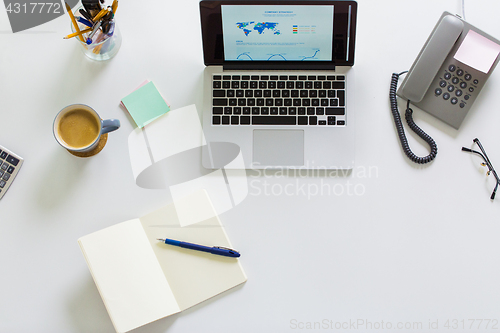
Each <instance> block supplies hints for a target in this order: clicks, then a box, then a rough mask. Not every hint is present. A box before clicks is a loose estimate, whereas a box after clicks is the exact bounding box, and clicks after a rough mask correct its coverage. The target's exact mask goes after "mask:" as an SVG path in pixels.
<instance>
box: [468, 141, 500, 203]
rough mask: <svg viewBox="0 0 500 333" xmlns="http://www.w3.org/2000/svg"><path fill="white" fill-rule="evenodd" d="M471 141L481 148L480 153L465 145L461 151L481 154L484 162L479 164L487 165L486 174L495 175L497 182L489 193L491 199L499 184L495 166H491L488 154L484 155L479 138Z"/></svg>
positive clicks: (493, 197) (499, 180)
mask: <svg viewBox="0 0 500 333" xmlns="http://www.w3.org/2000/svg"><path fill="white" fill-rule="evenodd" d="M473 141H474V143H475V144H477V146H478V147H479V149H481V152H482V153H480V152H478V151H477V150H473V149H469V148H465V147H462V151H467V152H469V153H474V154H477V155H479V156H481V157H482V158H483V160H484V163H481V165H482V166H487V167H488V169H489V170H488V172H487V173H486V175H487V176H489V175H490V174H493V176H495V179H496V180H497V183H496V185H495V189H494V190H493V193H491V197H490V199H491V200H493V199H495V194H496V193H497V189H498V185H499V184H500V179H499V178H498V175H497V172H496V171H495V168H493V165H492V164H491V162H490V159H489V158H488V155H486V152H485V151H484V148H483V145H482V144H481V142H479V139H478V138H475V139H474V140H473Z"/></svg>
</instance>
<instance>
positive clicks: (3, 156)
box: [0, 151, 9, 160]
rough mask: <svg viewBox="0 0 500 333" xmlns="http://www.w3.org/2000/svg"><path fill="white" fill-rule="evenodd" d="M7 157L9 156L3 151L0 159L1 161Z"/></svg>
mask: <svg viewBox="0 0 500 333" xmlns="http://www.w3.org/2000/svg"><path fill="white" fill-rule="evenodd" d="M7 155H9V154H7V152H6V151H3V152H2V153H1V154H0V158H1V159H2V160H5V158H6V157H7Z"/></svg>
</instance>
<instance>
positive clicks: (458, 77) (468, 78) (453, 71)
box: [434, 64, 479, 108]
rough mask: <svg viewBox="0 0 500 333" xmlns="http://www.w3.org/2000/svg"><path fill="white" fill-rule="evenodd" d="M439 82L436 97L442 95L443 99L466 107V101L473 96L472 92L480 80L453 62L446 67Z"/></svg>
mask: <svg viewBox="0 0 500 333" xmlns="http://www.w3.org/2000/svg"><path fill="white" fill-rule="evenodd" d="M438 82H439V83H438V84H439V87H437V88H435V90H434V95H435V96H436V97H442V98H443V100H445V101H449V103H451V104H452V105H457V106H459V107H460V108H465V107H466V101H468V100H469V99H470V98H471V94H472V93H474V91H475V88H476V85H477V84H478V83H479V80H478V79H474V78H473V77H472V75H471V74H469V73H466V72H465V70H464V69H462V68H460V67H458V66H457V65H455V64H451V65H448V67H447V68H445V71H444V73H443V74H442V76H441V79H440V80H439V81H438Z"/></svg>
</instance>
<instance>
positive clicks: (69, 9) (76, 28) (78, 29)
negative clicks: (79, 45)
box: [65, 2, 85, 42]
mask: <svg viewBox="0 0 500 333" xmlns="http://www.w3.org/2000/svg"><path fill="white" fill-rule="evenodd" d="M65 4H66V10H67V11H68V14H69V17H71V21H72V22H73V26H74V27H75V31H76V32H77V33H79V32H80V28H78V23H76V20H75V17H74V16H73V12H72V11H71V7H70V6H69V5H68V3H67V2H65ZM76 36H78V37H80V40H81V41H82V42H85V41H84V40H83V37H82V34H79V35H76Z"/></svg>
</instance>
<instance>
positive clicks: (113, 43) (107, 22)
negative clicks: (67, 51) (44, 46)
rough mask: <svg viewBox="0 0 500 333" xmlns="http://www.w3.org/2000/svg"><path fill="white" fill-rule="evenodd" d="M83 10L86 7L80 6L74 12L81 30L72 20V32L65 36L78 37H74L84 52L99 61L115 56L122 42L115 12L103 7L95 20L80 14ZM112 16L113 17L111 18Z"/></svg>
mask: <svg viewBox="0 0 500 333" xmlns="http://www.w3.org/2000/svg"><path fill="white" fill-rule="evenodd" d="M82 11H83V12H85V9H84V8H83V7H80V8H78V9H76V10H75V11H74V14H73V17H74V18H75V21H76V25H77V26H78V30H79V31H77V29H76V28H75V24H74V22H71V31H72V34H71V35H68V36H66V37H65V38H73V37H76V38H74V39H75V40H76V41H77V42H78V43H79V44H80V49H81V50H82V52H83V54H85V55H86V56H87V57H89V58H90V59H93V60H98V61H99V60H108V59H111V58H113V57H114V56H115V55H116V54H117V53H118V50H119V49H120V46H121V43H122V36H121V34H120V30H119V29H118V26H117V24H116V20H115V18H114V13H113V12H112V10H111V9H103V11H102V13H99V15H97V16H96V17H94V20H89V19H88V17H84V16H83V15H80V14H81V13H82ZM68 12H70V11H68ZM70 16H71V15H70ZM110 16H111V17H112V18H109V17H110ZM107 17H108V18H107ZM80 37H81V38H80Z"/></svg>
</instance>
